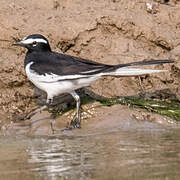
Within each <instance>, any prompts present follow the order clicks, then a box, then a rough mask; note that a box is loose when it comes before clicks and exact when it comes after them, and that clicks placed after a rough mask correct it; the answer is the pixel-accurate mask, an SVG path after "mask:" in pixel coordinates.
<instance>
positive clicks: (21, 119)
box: [19, 114, 31, 121]
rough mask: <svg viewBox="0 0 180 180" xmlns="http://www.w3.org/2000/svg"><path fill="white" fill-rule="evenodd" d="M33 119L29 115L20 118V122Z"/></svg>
mask: <svg viewBox="0 0 180 180" xmlns="http://www.w3.org/2000/svg"><path fill="white" fill-rule="evenodd" d="M29 119H31V117H30V116H29V114H28V115H27V116H24V117H20V118H19V120H20V121H26V120H29Z"/></svg>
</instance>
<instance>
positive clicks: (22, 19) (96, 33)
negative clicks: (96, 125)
mask: <svg viewBox="0 0 180 180" xmlns="http://www.w3.org/2000/svg"><path fill="white" fill-rule="evenodd" d="M165 2H167V3H165ZM146 3H152V7H153V8H152V9H151V8H150V9H148V6H147V4H146ZM179 9H180V1H179V0H169V1H163V0H154V1H152V0H134V1H132V0H126V1H123V0H91V1H88V3H87V1H80V0H76V1H74V0H61V1H60V0H53V1H52V0H46V3H44V1H43V0H39V1H36V0H32V1H23V0H14V1H12V0H1V7H0V34H1V35H0V64H1V66H0V107H1V108H0V114H1V116H2V118H1V121H0V123H1V125H2V124H3V123H2V122H4V121H3V120H2V119H6V120H7V117H8V119H10V120H13V119H14V117H15V116H20V115H23V114H26V113H27V112H29V111H31V110H32V109H33V108H35V106H36V103H35V102H36V101H35V100H36V99H37V98H38V97H39V96H41V95H42V93H41V92H40V93H39V91H37V90H36V91H35V93H34V89H33V88H32V85H31V84H30V83H29V81H28V79H27V78H26V75H25V72H24V68H23V59H24V55H25V53H26V51H25V49H22V48H17V47H12V46H11V44H12V43H13V42H14V41H15V40H17V39H22V38H24V37H25V36H27V35H30V34H32V33H40V34H43V35H45V36H46V37H47V38H48V39H49V41H50V44H51V46H52V49H53V50H55V51H58V52H63V53H67V54H70V55H75V56H79V57H83V58H87V59H92V60H95V61H98V62H102V63H107V64H118V63H127V62H132V61H139V60H144V59H175V60H176V62H175V63H174V64H170V65H160V66H159V65H158V66H153V68H159V69H167V70H169V71H168V73H161V74H153V75H150V76H143V77H142V78H141V80H142V86H143V88H144V91H145V92H149V91H150V92H153V91H156V90H162V89H169V91H170V92H172V94H175V95H176V96H177V97H178V98H180V86H179V84H180V55H179V50H180V23H179V19H180V11H179ZM90 89H91V90H93V91H94V92H96V93H98V94H100V95H104V96H108V97H114V96H117V95H135V94H137V93H139V92H141V87H140V85H139V81H138V78H134V77H132V78H121V79H120V78H115V77H108V78H102V79H101V80H98V81H96V82H95V83H94V84H92V86H91V87H90ZM37 92H38V93H37ZM34 94H35V96H34ZM42 97H43V98H42V99H41V100H40V101H43V100H44V98H45V96H44V95H43V96H42ZM40 103H42V102H40Z"/></svg>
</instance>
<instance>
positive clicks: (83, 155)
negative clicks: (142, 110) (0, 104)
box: [0, 121, 180, 180]
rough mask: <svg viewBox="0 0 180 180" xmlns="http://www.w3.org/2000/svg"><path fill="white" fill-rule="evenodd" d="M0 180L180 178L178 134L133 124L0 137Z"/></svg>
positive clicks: (176, 130) (166, 129)
mask: <svg viewBox="0 0 180 180" xmlns="http://www.w3.org/2000/svg"><path fill="white" fill-rule="evenodd" d="M0 179H2V180H6V179H7V180H11V179H12V180H19V179H23V180H28V179H31V180H33V179H38V180H39V179H40V180H41V179H43V180H59V179H60V180H61V179H62V180H65V179H68V180H69V179H72V180H76V179H78V180H79V179H80V180H86V179H87V180H90V179H97V180H111V179H113V180H114V179H120V180H121V179H122V180H130V179H138V180H141V179H143V180H144V179H148V180H151V179H153V180H154V179H157V180H161V179H162V180H174V179H180V129H179V128H165V127H162V126H160V125H157V124H155V123H149V122H135V121H134V122H128V123H127V124H124V125H123V126H120V127H116V128H112V129H101V130H98V131H97V132H96V131H92V132H91V131H87V132H86V133H84V134H83V135H74V136H73V135H63V136H62V135H61V136H60V135H59V136H58V135H57V136H47V137H46V136H39V137H33V138H32V137H25V136H17V137H7V136H1V137H0Z"/></svg>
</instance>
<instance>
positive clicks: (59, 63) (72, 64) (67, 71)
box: [26, 52, 113, 76]
mask: <svg viewBox="0 0 180 180" xmlns="http://www.w3.org/2000/svg"><path fill="white" fill-rule="evenodd" d="M26 59H31V60H33V61H34V63H33V64H32V65H31V69H32V70H34V71H35V72H37V73H38V74H39V75H44V74H51V73H53V74H56V75H61V76H62V75H92V74H96V73H100V72H102V71H105V70H106V69H109V68H112V67H113V66H112V65H106V64H101V63H98V62H95V61H91V60H87V59H82V58H78V57H74V56H70V55H66V54H60V53H54V52H48V53H33V54H31V55H30V56H29V57H27V58H26ZM26 64H27V63H26Z"/></svg>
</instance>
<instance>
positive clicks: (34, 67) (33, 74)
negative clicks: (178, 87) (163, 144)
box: [12, 34, 174, 128]
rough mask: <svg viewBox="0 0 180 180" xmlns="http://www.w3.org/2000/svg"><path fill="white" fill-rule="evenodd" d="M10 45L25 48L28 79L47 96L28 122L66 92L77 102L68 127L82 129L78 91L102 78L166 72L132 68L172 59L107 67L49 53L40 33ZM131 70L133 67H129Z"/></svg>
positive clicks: (167, 61) (166, 61) (47, 44)
mask: <svg viewBox="0 0 180 180" xmlns="http://www.w3.org/2000/svg"><path fill="white" fill-rule="evenodd" d="M12 45H14V46H21V47H24V48H26V49H27V52H26V55H25V59H24V69H25V72H26V75H27V77H28V79H29V80H30V81H31V82H32V83H33V84H34V85H35V86H36V87H38V88H39V89H41V90H43V91H45V92H46V93H47V100H46V105H44V106H42V107H40V108H39V109H37V110H35V111H34V112H32V113H30V114H28V115H27V116H26V117H25V118H24V119H30V118H31V117H32V116H33V115H35V114H36V113H37V112H39V111H42V110H44V109H46V108H48V107H49V106H50V105H51V104H52V102H53V98H54V97H55V96H58V95H60V94H64V93H69V94H71V95H72V97H73V98H74V100H75V101H76V115H75V117H74V118H73V119H72V121H71V123H70V124H71V128H81V117H80V97H79V95H78V94H77V93H76V90H77V89H80V88H82V87H87V86H89V85H90V84H91V83H92V82H94V81H95V80H97V79H99V78H101V77H103V76H120V77H126V76H139V75H145V74H151V73H159V72H164V71H165V70H154V69H140V68H134V67H133V66H137V65H140V66H143V65H152V64H164V63H173V62H174V60H168V59H164V60H143V61H136V62H131V63H126V64H117V65H108V64H103V63H99V62H96V61H92V60H89V59H83V58H80V57H75V56H71V55H67V54H64V53H58V52H54V51H52V50H51V47H50V44H49V41H48V40H47V38H46V37H44V36H43V35H41V34H31V35H29V36H27V37H25V38H24V39H22V40H19V41H16V42H14V43H13V44H12ZM131 67H132V68H131Z"/></svg>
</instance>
